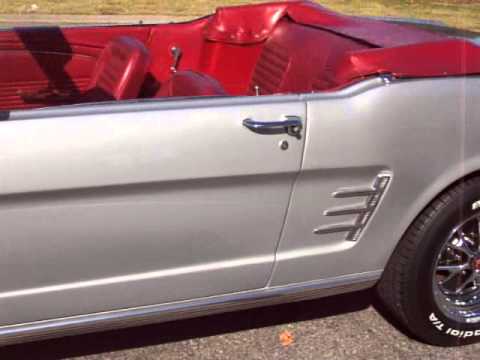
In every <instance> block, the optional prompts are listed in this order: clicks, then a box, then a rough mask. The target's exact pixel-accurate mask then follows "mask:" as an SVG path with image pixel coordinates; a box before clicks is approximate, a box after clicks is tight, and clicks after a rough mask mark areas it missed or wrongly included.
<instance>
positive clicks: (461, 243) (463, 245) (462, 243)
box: [447, 232, 475, 258]
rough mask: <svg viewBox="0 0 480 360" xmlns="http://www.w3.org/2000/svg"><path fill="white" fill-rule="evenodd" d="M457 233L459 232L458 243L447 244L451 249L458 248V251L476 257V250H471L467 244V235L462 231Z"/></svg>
mask: <svg viewBox="0 0 480 360" xmlns="http://www.w3.org/2000/svg"><path fill="white" fill-rule="evenodd" d="M457 234H458V240H457V244H453V243H449V244H448V245H447V246H448V247H449V248H450V249H453V250H458V251H460V252H462V253H464V254H465V255H467V256H468V257H469V258H473V257H475V252H474V251H473V250H471V249H470V248H469V247H468V245H467V243H468V241H467V240H466V239H465V235H463V234H462V233H460V232H457Z"/></svg>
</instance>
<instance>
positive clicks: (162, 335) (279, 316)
mask: <svg viewBox="0 0 480 360" xmlns="http://www.w3.org/2000/svg"><path fill="white" fill-rule="evenodd" d="M372 305H373V306H374V307H375V308H376V309H377V310H378V311H379V312H380V313H381V314H382V315H383V316H385V317H386V318H387V320H388V321H389V322H391V323H392V325H394V326H395V327H398V324H396V322H395V321H394V320H392V319H391V318H390V317H389V316H388V313H385V311H384V310H383V308H382V307H381V306H380V305H378V304H377V301H376V299H375V296H374V293H373V291H371V290H368V291H362V292H357V293H351V294H345V295H339V296H334V297H328V298H323V299H319V300H313V301H306V302H300V303H292V304H286V305H278V306H272V307H266V308H258V309H253V310H245V311H239V312H234V313H226V314H221V315H213V316H207V317H202V318H197V319H190V320H181V321H176V322H170V323H163V324H158V325H149V326H144V327H140V328H131V329H125V330H116V331H109V332H103V333H96V334H88V335H80V336H75V337H67V338H62V339H56V340H49V341H43V342H38V343H30V344H23V345H16V346H11V347H6V348H3V349H0V359H42V360H43V359H46V360H47V359H68V358H71V357H77V356H87V355H93V354H100V353H105V352H113V351H122V350H129V349H134V348H140V347H145V346H153V345H161V344H166V343H171V342H179V341H183V340H188V339H194V338H203V337H209V336H215V335H221V334H228V333H233V332H238V331H243V330H249V329H258V328H264V327H270V326H276V325H282V324H287V323H292V322H302V321H307V320H315V319H321V318H326V317H331V316H336V315H340V314H347V313H352V312H357V311H361V310H365V309H366V308H368V307H369V306H372Z"/></svg>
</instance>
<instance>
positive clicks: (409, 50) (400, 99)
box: [0, 1, 480, 346]
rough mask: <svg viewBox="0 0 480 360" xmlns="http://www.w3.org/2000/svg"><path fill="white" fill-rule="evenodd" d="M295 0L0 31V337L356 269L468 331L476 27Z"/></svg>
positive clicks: (298, 286)
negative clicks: (191, 15) (429, 24)
mask: <svg viewBox="0 0 480 360" xmlns="http://www.w3.org/2000/svg"><path fill="white" fill-rule="evenodd" d="M419 26H420V25H418V24H415V23H399V22H395V23H393V22H389V21H386V20H380V19H371V18H360V17H352V16H344V15H341V14H337V13H334V12H332V11H329V10H327V9H325V8H323V7H321V6H319V5H317V4H315V3H313V2H309V1H287V2H279V3H268V4H260V5H258V4H257V5H247V6H239V7H227V8H220V9H218V10H217V11H216V13H215V14H213V15H210V16H207V17H203V18H200V19H198V20H194V21H191V22H187V23H174V24H159V25H144V24H139V25H131V26H93V27H65V28H59V27H19V28H14V29H9V30H4V31H0V117H1V121H0V144H1V151H0V168H1V175H0V225H1V227H2V228H3V231H2V236H1V238H0V249H1V251H0V344H11V343H17V342H25V341H32V340H39V339H44V338H48V337H58V336H65V335H73V334H78V333H85V332H92V331H100V330H106V329H112V328H121V327H129V326H136V325H141V324H147V323H154V322H161V321H169V320H174V319H179V318H186V317H194V316H200V315H206V314H211V313H216V312H224V311H233V310H237V309H243V308H249V307H256V306H262V305H268V304H276V303H281V302H288V301H300V300H304V299H310V298H316V297H321V296H326V295H332V294H337V293H343V292H350V291H356V290H360V289H366V288H370V287H376V289H377V290H378V293H379V296H380V298H381V299H382V300H383V301H384V303H385V305H386V307H387V308H388V309H389V310H390V311H391V312H392V313H393V314H394V315H395V316H396V317H397V318H398V319H399V320H400V322H401V323H402V324H403V325H404V328H405V330H406V331H407V332H408V333H409V334H411V335H412V336H414V337H415V338H417V339H419V340H422V341H425V342H428V343H431V344H435V345H443V346H446V345H462V344H467V343H471V342H475V341H477V340H479V339H480V142H479V136H480V77H479V75H480V47H479V46H478V42H476V40H475V37H476V36H478V35H476V34H463V35H458V34H455V33H452V32H451V31H448V29H447V28H443V27H441V26H438V27H436V28H435V29H426V28H424V27H419Z"/></svg>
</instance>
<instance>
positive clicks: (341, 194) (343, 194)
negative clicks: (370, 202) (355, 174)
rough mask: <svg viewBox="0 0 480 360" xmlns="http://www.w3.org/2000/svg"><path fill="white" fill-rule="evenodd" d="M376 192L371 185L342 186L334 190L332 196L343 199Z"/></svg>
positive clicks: (370, 194)
mask: <svg viewBox="0 0 480 360" xmlns="http://www.w3.org/2000/svg"><path fill="white" fill-rule="evenodd" d="M377 193H378V190H377V189H375V188H372V187H371V186H365V187H351V188H342V189H338V190H337V191H335V192H334V193H333V194H332V196H333V197H334V198H336V199H345V198H352V197H365V196H372V195H375V194H377Z"/></svg>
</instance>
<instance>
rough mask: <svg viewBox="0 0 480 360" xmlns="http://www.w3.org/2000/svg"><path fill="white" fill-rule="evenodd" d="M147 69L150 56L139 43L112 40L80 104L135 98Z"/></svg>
mask: <svg viewBox="0 0 480 360" xmlns="http://www.w3.org/2000/svg"><path fill="white" fill-rule="evenodd" d="M149 66H150V55H149V52H148V50H147V49H146V48H145V46H144V45H143V43H141V42H140V41H139V40H137V39H135V38H133V37H128V36H122V37H119V38H116V39H114V40H112V41H111V42H109V43H108V44H107V46H106V47H105V49H104V50H103V51H102V54H101V55H100V58H99V59H98V61H97V64H96V66H95V70H94V72H93V76H92V78H91V81H90V85H89V88H88V90H87V92H86V93H85V94H84V96H83V99H82V100H83V101H101V100H127V99H135V98H137V97H138V95H139V93H140V89H141V87H142V85H143V83H144V81H145V78H146V74H147V71H148V69H149Z"/></svg>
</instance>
